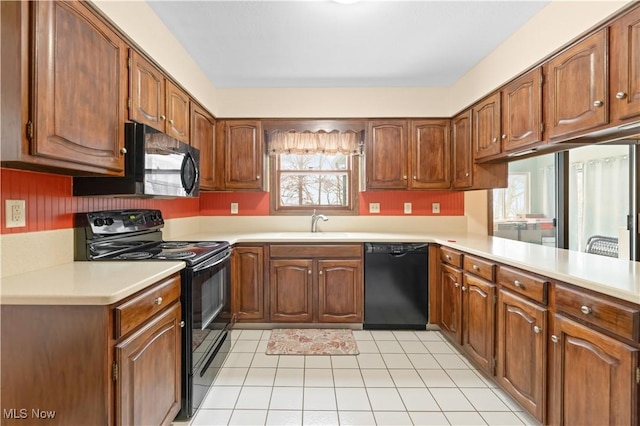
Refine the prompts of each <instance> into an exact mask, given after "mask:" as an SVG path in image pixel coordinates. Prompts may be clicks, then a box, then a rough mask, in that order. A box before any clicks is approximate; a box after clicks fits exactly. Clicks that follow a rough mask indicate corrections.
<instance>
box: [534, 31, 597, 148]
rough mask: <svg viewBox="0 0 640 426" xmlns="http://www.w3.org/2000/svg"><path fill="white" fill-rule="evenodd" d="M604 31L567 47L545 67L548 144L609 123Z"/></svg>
mask: <svg viewBox="0 0 640 426" xmlns="http://www.w3.org/2000/svg"><path fill="white" fill-rule="evenodd" d="M607 35H608V33H607V28H604V29H602V30H600V31H598V32H596V33H594V34H592V35H591V36H589V37H586V38H585V39H583V40H582V41H580V42H578V43H576V44H574V45H573V46H571V47H569V48H568V49H567V50H565V51H564V52H562V53H560V54H559V55H558V56H556V57H554V58H552V59H551V60H549V61H548V62H547V63H546V64H545V65H544V68H545V74H546V80H547V83H546V84H545V90H546V97H545V99H546V101H545V105H546V108H545V111H546V113H545V114H546V115H545V123H546V127H547V129H546V130H547V134H548V137H549V138H550V139H551V140H554V139H560V138H563V137H568V136H571V135H577V134H579V133H584V132H587V131H588V130H591V129H593V128H596V127H598V126H602V125H605V124H607V123H608V121H609V112H608V111H609V101H608V100H609V96H608V74H607V41H608V37H607Z"/></svg>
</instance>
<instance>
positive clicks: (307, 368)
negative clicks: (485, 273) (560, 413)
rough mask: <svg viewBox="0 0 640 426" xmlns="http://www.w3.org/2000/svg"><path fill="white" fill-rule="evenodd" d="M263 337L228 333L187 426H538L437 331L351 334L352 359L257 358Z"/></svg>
mask: <svg viewBox="0 0 640 426" xmlns="http://www.w3.org/2000/svg"><path fill="white" fill-rule="evenodd" d="M270 333H271V331H270V330H264V331H263V330H233V332H232V335H231V339H232V348H231V352H230V354H229V356H228V358H227V361H226V362H225V365H224V367H223V368H222V370H220V373H219V374H218V376H217V377H216V380H215V382H214V384H213V386H211V389H210V391H209V393H208V394H207V396H206V398H205V400H204V401H203V403H202V406H201V407H200V409H199V410H198V412H197V413H196V415H195V416H194V418H193V420H192V421H191V425H194V426H195V425H302V424H304V425H537V424H538V423H537V422H536V421H535V420H534V419H533V418H532V417H531V416H529V415H528V414H527V413H525V412H523V410H522V408H521V407H520V406H519V405H518V404H516V403H514V402H513V400H512V399H511V398H510V397H509V396H507V395H506V394H505V393H504V392H503V391H501V390H500V389H497V388H496V385H495V384H493V383H492V382H491V381H490V380H488V379H486V378H484V377H483V376H482V374H481V373H480V372H478V371H477V370H476V369H475V368H474V367H473V365H472V364H471V363H470V362H468V361H467V360H466V359H465V358H464V357H463V356H461V354H460V353H459V352H458V351H457V350H456V349H455V348H454V347H453V346H452V345H450V344H449V343H448V342H446V341H445V340H444V339H443V337H442V336H441V334H440V332H438V331H415V332H414V331H364V330H354V335H355V338H356V340H357V343H358V348H359V350H360V355H357V356H348V355H342V356H296V355H281V356H277V355H265V353H264V352H265V350H266V346H267V341H268V339H269V336H270ZM177 424H180V423H176V425H177Z"/></svg>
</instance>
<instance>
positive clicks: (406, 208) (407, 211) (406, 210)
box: [404, 203, 411, 214]
mask: <svg viewBox="0 0 640 426" xmlns="http://www.w3.org/2000/svg"><path fill="white" fill-rule="evenodd" d="M404 214H411V203H404Z"/></svg>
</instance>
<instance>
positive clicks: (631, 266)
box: [181, 232, 640, 304]
mask: <svg viewBox="0 0 640 426" xmlns="http://www.w3.org/2000/svg"><path fill="white" fill-rule="evenodd" d="M181 239H183V240H191V241H197V240H203V241H209V240H218V241H222V240H225V241H229V242H230V243H231V244H235V243H286V242H292V243H329V242H340V243H349V242H352V243H353V242H357V243H361V242H404V243H410V242H425V243H438V244H442V245H445V246H448V247H451V248H454V249H458V250H461V251H464V252H467V253H470V254H474V255H477V256H481V257H484V258H487V259H491V260H494V261H496V262H500V263H504V264H507V265H511V266H515V267H519V268H522V269H525V270H527V271H531V272H534V273H537V274H540V275H544V276H546V277H549V278H552V279H556V280H559V281H564V282H567V283H569V284H574V285H577V286H580V287H583V288H586V289H590V290H594V291H597V292H599V293H603V294H607V295H610V296H613V297H617V298H620V299H623V300H627V301H629V302H633V303H636V304H640V262H630V261H627V260H622V259H614V258H610V257H604V256H598V255H595V254H587V253H580V252H577V251H571V250H563V249H556V248H553V247H546V246H540V245H536V244H529V243H523V242H520V241H514V240H509V239H505V238H497V237H489V236H483V235H471V234H455V233H447V234H435V233H429V234H393V233H369V232H317V233H313V234H312V233H310V232H264V233H251V234H241V233H233V234H231V233H230V234H225V233H219V232H215V233H207V232H201V233H198V234H192V235H189V236H188V237H186V238H185V237H183V238H181Z"/></svg>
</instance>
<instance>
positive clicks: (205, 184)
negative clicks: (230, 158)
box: [189, 102, 221, 190]
mask: <svg viewBox="0 0 640 426" xmlns="http://www.w3.org/2000/svg"><path fill="white" fill-rule="evenodd" d="M189 129H190V132H191V137H190V138H189V141H190V144H191V146H192V147H194V148H197V149H199V150H200V189H209V190H215V189H218V188H219V187H220V176H221V174H220V172H221V170H220V169H221V167H220V166H219V164H218V163H220V161H219V158H218V156H217V155H216V133H215V120H214V118H213V116H212V115H211V114H209V112H207V110H205V109H204V108H202V107H201V106H199V105H198V104H197V103H195V102H191V125H190V126H189Z"/></svg>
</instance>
